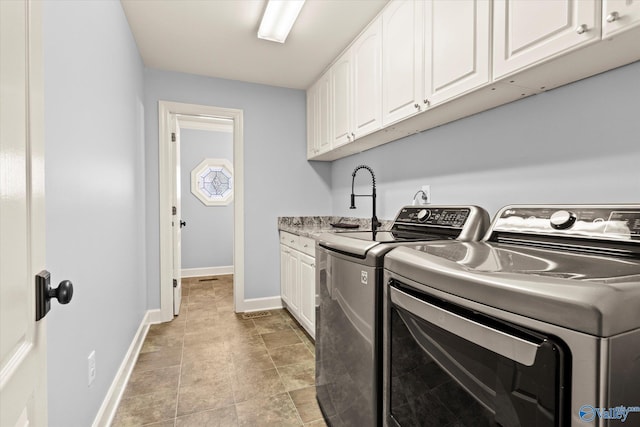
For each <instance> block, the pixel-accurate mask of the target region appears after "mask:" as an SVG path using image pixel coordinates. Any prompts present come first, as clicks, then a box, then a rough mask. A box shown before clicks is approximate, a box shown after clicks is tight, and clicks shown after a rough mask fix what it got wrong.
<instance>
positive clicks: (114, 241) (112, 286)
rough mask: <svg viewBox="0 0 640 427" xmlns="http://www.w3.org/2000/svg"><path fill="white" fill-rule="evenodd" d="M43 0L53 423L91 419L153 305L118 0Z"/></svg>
mask: <svg viewBox="0 0 640 427" xmlns="http://www.w3.org/2000/svg"><path fill="white" fill-rule="evenodd" d="M43 4H44V10H43V21H44V67H45V70H44V71H45V82H44V83H45V128H44V131H45V148H46V157H45V163H46V226H47V231H46V239H47V242H46V253H47V268H48V270H49V271H51V275H52V285H54V286H55V285H57V284H58V283H59V282H60V281H61V280H63V279H69V280H71V281H72V282H73V285H74V295H73V301H71V303H70V304H69V305H67V306H60V305H59V304H58V303H57V302H52V309H51V312H50V313H49V315H48V316H47V318H46V321H47V323H48V324H47V330H48V332H47V342H48V356H47V364H48V396H49V425H50V426H52V427H62V426H89V425H91V423H92V422H93V420H94V418H95V416H96V414H97V412H98V409H99V408H100V405H101V404H102V402H103V400H104V398H105V395H106V393H107V390H108V388H109V386H110V385H111V382H112V381H113V379H114V377H115V374H116V372H117V369H118V368H119V366H120V363H121V362H122V360H123V359H124V357H125V354H126V352H127V350H128V348H129V346H130V344H131V342H132V340H133V337H134V335H135V332H136V330H137V328H138V326H139V325H140V322H141V321H142V318H143V315H144V313H145V311H146V309H147V301H146V287H145V285H144V283H145V282H146V277H145V270H144V262H145V255H144V253H145V240H144V212H145V204H144V200H145V198H144V192H145V189H144V176H145V175H144V123H143V119H144V111H143V89H144V84H143V77H144V74H143V65H142V61H141V59H140V56H139V54H138V51H137V48H136V45H135V42H134V39H133V37H132V35H131V32H130V30H129V27H128V24H127V20H126V18H125V15H124V13H123V11H122V7H121V5H120V2H115V1H91V2H80V1H55V2H53V1H50V2H43ZM92 350H95V351H96V363H97V365H96V368H97V377H96V380H95V382H94V384H93V385H92V386H91V387H88V386H87V357H88V355H89V353H90V352H91V351H92Z"/></svg>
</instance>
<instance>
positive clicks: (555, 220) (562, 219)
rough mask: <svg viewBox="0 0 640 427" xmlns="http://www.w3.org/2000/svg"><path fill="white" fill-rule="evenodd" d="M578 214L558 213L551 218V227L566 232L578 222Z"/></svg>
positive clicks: (563, 211)
mask: <svg viewBox="0 0 640 427" xmlns="http://www.w3.org/2000/svg"><path fill="white" fill-rule="evenodd" d="M576 219H577V218H576V214H574V213H573V212H569V211H565V210H562V211H556V212H554V213H553V214H552V215H551V217H550V218H549V222H550V223H551V227H552V228H555V229H556V230H566V229H567V228H570V227H571V226H572V225H573V224H574V223H575V222H576Z"/></svg>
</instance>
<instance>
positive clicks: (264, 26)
mask: <svg viewBox="0 0 640 427" xmlns="http://www.w3.org/2000/svg"><path fill="white" fill-rule="evenodd" d="M304 2H305V0H269V3H267V7H266V9H265V10H264V15H263V16H262V22H260V28H259V29H258V38H259V39H264V40H269V41H272V42H278V43H284V41H285V40H286V39H287V36H288V35H289V31H291V27H293V23H294V22H296V19H297V18H298V14H299V13H300V10H301V9H302V6H303V5H304Z"/></svg>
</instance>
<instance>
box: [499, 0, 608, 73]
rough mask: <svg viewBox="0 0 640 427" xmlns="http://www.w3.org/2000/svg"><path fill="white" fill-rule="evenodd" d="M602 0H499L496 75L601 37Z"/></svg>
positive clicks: (515, 69) (537, 61)
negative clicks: (600, 0)
mask: <svg viewBox="0 0 640 427" xmlns="http://www.w3.org/2000/svg"><path fill="white" fill-rule="evenodd" d="M599 6H600V2H599V1H598V0H553V1H549V0H527V1H521V0H495V2H494V20H493V76H494V79H498V78H500V77H503V76H505V75H507V74H510V73H512V72H514V71H517V70H520V69H522V68H525V67H528V66H530V65H534V64H536V63H539V62H542V61H544V60H547V59H551V58H552V57H554V56H557V55H560V54H563V53H566V52H568V51H571V50H574V49H576V48H578V47H581V46H585V45H587V44H589V43H593V42H596V41H598V40H600V33H601V23H600V9H599Z"/></svg>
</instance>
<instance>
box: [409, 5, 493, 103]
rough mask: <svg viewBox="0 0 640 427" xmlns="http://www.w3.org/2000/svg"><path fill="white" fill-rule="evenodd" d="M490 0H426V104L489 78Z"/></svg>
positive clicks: (462, 91) (456, 93)
mask: <svg viewBox="0 0 640 427" xmlns="http://www.w3.org/2000/svg"><path fill="white" fill-rule="evenodd" d="M489 11H490V4H489V0H456V1H448V0H433V1H428V2H425V3H424V22H425V25H424V43H423V45H424V96H423V97H422V98H423V99H422V100H421V102H422V103H423V104H426V105H424V107H427V106H429V105H435V104H439V103H441V102H443V101H446V100H448V99H451V98H453V97H455V96H457V95H460V94H462V93H464V92H467V91H469V90H472V89H474V88H476V87H478V86H481V85H482V84H484V83H487V82H488V81H489V52H490V51H489V40H490V38H489V31H490V28H491V26H490V19H491V17H490V16H489Z"/></svg>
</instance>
